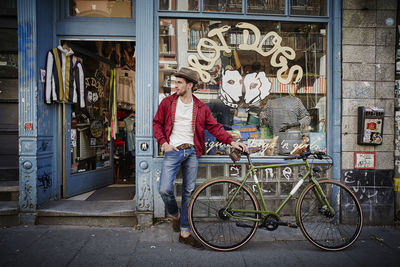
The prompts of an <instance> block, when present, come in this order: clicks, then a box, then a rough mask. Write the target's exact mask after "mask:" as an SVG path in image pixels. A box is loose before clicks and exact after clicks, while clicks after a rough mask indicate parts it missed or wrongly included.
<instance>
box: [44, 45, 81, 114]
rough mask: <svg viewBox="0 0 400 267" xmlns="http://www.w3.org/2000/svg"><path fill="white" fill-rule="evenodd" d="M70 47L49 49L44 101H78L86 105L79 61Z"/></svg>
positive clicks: (49, 102)
mask: <svg viewBox="0 0 400 267" xmlns="http://www.w3.org/2000/svg"><path fill="white" fill-rule="evenodd" d="M73 54H74V52H73V51H72V49H69V50H68V49H65V48H63V47H62V46H58V47H57V48H53V49H51V50H50V51H49V52H48V53H47V60H46V85H45V101H46V103H47V104H51V103H52V102H53V101H54V102H61V103H78V101H79V106H80V107H81V108H83V107H85V106H86V95H87V93H86V90H85V77H84V73H83V67H82V63H81V61H80V60H79V59H78V58H77V57H75V56H73Z"/></svg>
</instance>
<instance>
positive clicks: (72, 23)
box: [55, 0, 158, 38]
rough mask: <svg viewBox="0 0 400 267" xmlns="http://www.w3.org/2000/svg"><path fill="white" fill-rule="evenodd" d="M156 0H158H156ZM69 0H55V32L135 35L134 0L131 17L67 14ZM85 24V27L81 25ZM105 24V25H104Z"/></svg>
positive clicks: (91, 34) (63, 33) (79, 34)
mask: <svg viewBox="0 0 400 267" xmlns="http://www.w3.org/2000/svg"><path fill="white" fill-rule="evenodd" d="M157 1H158V0H157ZM69 3H70V0H61V1H57V4H56V5H55V8H56V11H57V12H55V14H57V19H56V32H57V34H58V35H62V36H69V35H76V36H119V37H120V36H125V37H130V38H132V36H136V0H132V17H131V18H101V17H79V16H71V15H70V14H69V10H70V8H69ZM82 25H85V27H82ZM99 25H103V27H101V26H100V27H99ZM104 25H106V27H104Z"/></svg>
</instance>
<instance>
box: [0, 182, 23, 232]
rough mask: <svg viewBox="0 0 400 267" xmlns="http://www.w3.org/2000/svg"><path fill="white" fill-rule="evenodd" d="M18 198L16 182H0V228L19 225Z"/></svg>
mask: <svg viewBox="0 0 400 267" xmlns="http://www.w3.org/2000/svg"><path fill="white" fill-rule="evenodd" d="M18 198H19V184H18V181H1V180H0V227H8V226H13V225H18V224H19V215H18Z"/></svg>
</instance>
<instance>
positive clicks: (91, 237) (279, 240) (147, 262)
mask: <svg viewBox="0 0 400 267" xmlns="http://www.w3.org/2000/svg"><path fill="white" fill-rule="evenodd" d="M399 255H400V229H399V228H394V227H364V229H363V232H362V234H361V236H360V238H359V239H358V240H357V242H356V243H355V244H354V245H353V246H352V247H350V248H348V249H347V250H345V251H341V252H325V251H322V250H320V249H318V248H316V247H314V246H313V245H311V243H309V242H308V241H306V240H305V238H304V237H303V236H302V234H301V232H300V230H299V229H291V228H287V227H279V228H278V229H277V230H276V231H273V232H268V231H265V230H262V229H259V230H258V231H257V233H256V235H255V237H254V238H253V239H252V240H251V241H250V242H249V243H248V244H247V245H245V246H244V247H242V248H241V249H239V250H237V251H234V252H226V253H223V252H216V251H212V250H208V249H204V250H199V249H193V248H191V247H188V246H186V245H183V244H181V243H179V242H178V233H173V232H172V230H171V224H170V223H169V222H163V223H159V224H157V225H155V226H153V227H151V228H149V229H145V230H135V229H134V228H130V227H125V228H100V227H84V226H44V225H37V226H17V227H10V228H5V229H0V266H7V267H8V266H35V267H36V266H52V267H54V266H213V267H216V266H307V267H310V266H323V267H328V266H362V267H367V266H385V267H390V266H399V261H400V256H399Z"/></svg>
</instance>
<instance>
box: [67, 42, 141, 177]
mask: <svg viewBox="0 0 400 267" xmlns="http://www.w3.org/2000/svg"><path fill="white" fill-rule="evenodd" d="M68 45H69V46H70V47H71V48H72V50H73V51H74V53H75V55H76V56H77V57H78V58H80V60H81V62H82V68H83V71H84V76H85V90H86V95H87V96H86V105H85V107H82V106H81V105H79V104H72V106H71V173H78V172H79V173H80V172H85V171H90V170H96V169H101V168H107V167H110V166H111V160H113V161H114V177H115V182H120V180H121V181H122V180H127V179H129V178H130V176H131V174H132V173H134V155H135V43H134V42H115V41H68ZM111 153H114V154H111Z"/></svg>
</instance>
